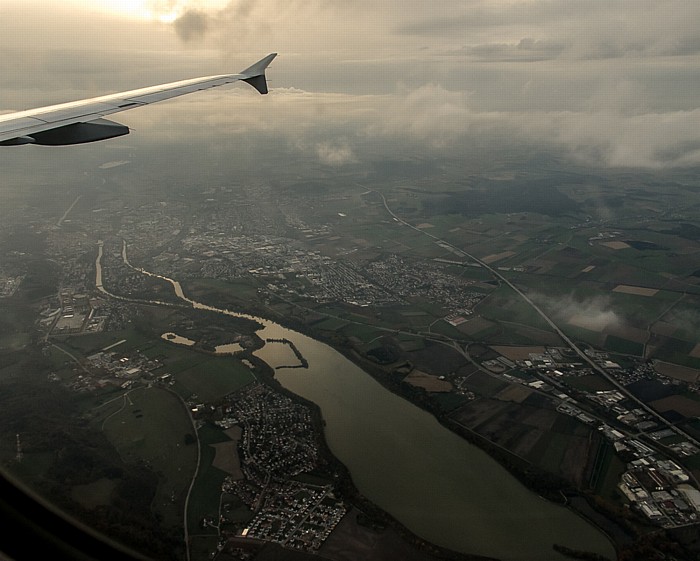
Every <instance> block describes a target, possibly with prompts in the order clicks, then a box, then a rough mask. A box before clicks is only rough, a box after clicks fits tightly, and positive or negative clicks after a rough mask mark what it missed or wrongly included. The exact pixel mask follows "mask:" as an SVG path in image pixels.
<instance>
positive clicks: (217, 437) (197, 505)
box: [187, 425, 231, 535]
mask: <svg viewBox="0 0 700 561" xmlns="http://www.w3.org/2000/svg"><path fill="white" fill-rule="evenodd" d="M198 436H199V443H200V450H201V456H200V464H199V473H198V474H197V479H195V482H194V487H193V488H192V494H191V495H190V504H189V512H188V513H187V515H188V516H187V517H188V521H187V523H188V525H189V528H190V532H193V533H197V534H213V535H216V529H214V528H210V527H207V528H204V529H202V527H201V526H200V521H201V520H202V518H203V517H205V516H207V517H212V518H214V519H215V520H216V519H217V518H218V513H219V500H220V498H221V485H222V484H223V482H224V478H225V477H226V473H224V472H223V471H221V470H220V469H218V468H215V467H214V466H212V462H213V461H214V456H215V455H216V451H215V450H214V448H212V447H211V446H210V444H216V443H218V442H226V441H227V440H231V439H230V438H229V437H228V436H226V435H225V434H224V433H223V431H221V430H219V429H217V428H215V427H213V426H211V425H204V426H203V427H201V428H200V429H199V431H198Z"/></svg>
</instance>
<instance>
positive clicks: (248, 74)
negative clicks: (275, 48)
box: [241, 53, 277, 95]
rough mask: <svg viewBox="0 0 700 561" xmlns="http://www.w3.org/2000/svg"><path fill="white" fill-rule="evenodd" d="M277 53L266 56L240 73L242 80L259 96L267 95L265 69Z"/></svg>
mask: <svg viewBox="0 0 700 561" xmlns="http://www.w3.org/2000/svg"><path fill="white" fill-rule="evenodd" d="M276 56H277V53H272V54H269V55H267V56H266V57H265V58H263V59H260V60H259V61H258V62H256V63H255V64H253V65H252V66H249V67H248V68H246V69H245V70H244V71H243V72H241V76H243V78H242V80H243V81H244V82H247V83H248V84H250V85H251V86H253V87H254V88H255V89H256V90H258V91H259V92H260V93H261V94H263V95H264V94H266V93H267V91H268V90H267V80H266V79H265V69H266V68H267V67H268V66H269V65H270V63H271V62H272V60H273V59H274V58H275V57H276Z"/></svg>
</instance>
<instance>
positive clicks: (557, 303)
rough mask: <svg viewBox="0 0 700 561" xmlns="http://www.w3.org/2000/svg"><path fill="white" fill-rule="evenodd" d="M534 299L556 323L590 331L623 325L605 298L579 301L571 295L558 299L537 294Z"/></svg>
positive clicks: (557, 297) (558, 297)
mask: <svg viewBox="0 0 700 561" xmlns="http://www.w3.org/2000/svg"><path fill="white" fill-rule="evenodd" d="M532 299H533V300H534V301H535V302H536V303H537V304H539V305H540V306H542V307H543V308H544V310H545V311H546V312H547V313H548V314H550V315H551V316H552V317H553V318H554V319H555V321H559V322H564V323H568V324H571V325H575V326H577V327H583V328H584V329H588V330H589V331H597V332H601V331H603V330H605V329H614V328H616V327H619V326H621V325H622V323H623V322H622V320H621V318H620V317H619V316H618V314H617V313H616V312H615V311H614V310H612V309H611V308H610V301H609V299H607V298H605V297H594V298H585V299H578V298H576V297H575V296H574V295H571V294H569V295H565V296H556V297H552V296H546V295H544V294H537V295H535V296H533V297H532Z"/></svg>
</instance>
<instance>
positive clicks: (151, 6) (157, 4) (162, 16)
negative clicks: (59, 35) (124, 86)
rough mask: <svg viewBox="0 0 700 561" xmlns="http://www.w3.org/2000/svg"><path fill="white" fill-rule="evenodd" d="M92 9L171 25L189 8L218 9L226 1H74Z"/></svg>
mask: <svg viewBox="0 0 700 561" xmlns="http://www.w3.org/2000/svg"><path fill="white" fill-rule="evenodd" d="M74 1H75V2H76V3H78V4H82V5H84V6H88V7H90V8H92V9H95V10H99V11H102V12H107V13H111V14H116V15H119V16H123V17H127V18H134V19H140V20H147V21H160V22H162V23H172V22H173V21H175V20H176V19H177V18H178V17H180V16H181V15H182V14H183V12H185V11H186V10H187V9H190V8H197V9H220V8H223V7H224V6H225V5H226V0H199V1H196V0H74Z"/></svg>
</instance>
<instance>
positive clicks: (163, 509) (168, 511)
mask: <svg viewBox="0 0 700 561" xmlns="http://www.w3.org/2000/svg"><path fill="white" fill-rule="evenodd" d="M98 412H99V414H100V415H99V416H98V417H97V418H96V422H98V423H99V425H98V426H102V428H103V430H104V433H105V435H106V436H107V438H109V440H110V441H111V442H112V444H113V445H114V446H115V448H116V449H117V451H118V452H119V454H120V455H121V457H122V458H123V459H124V461H127V462H146V463H147V465H150V466H151V467H152V469H153V471H154V472H155V473H156V474H157V475H158V478H159V482H158V489H157V491H156V496H155V498H154V500H153V503H152V509H153V511H154V512H156V513H159V514H160V515H161V516H162V517H163V521H164V523H165V524H169V525H178V524H182V512H183V511H182V505H183V501H184V497H185V493H186V492H187V488H188V487H189V484H190V480H191V478H192V475H193V473H194V468H195V464H196V461H197V447H196V446H195V445H194V444H190V445H186V444H185V435H187V434H192V433H193V430H194V429H193V427H192V423H191V422H190V417H189V415H188V413H187V411H186V409H185V406H184V405H183V404H182V402H181V401H180V400H179V399H178V397H177V396H175V395H174V394H172V393H171V392H169V391H167V390H164V389H160V388H155V387H152V388H139V389H136V390H133V391H131V392H127V393H126V394H124V397H123V398H119V399H117V400H115V401H113V402H112V403H110V404H109V405H105V406H103V407H102V408H100V409H99V410H98ZM173 498H174V499H175V500H174V501H173V500H172V499H173Z"/></svg>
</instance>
